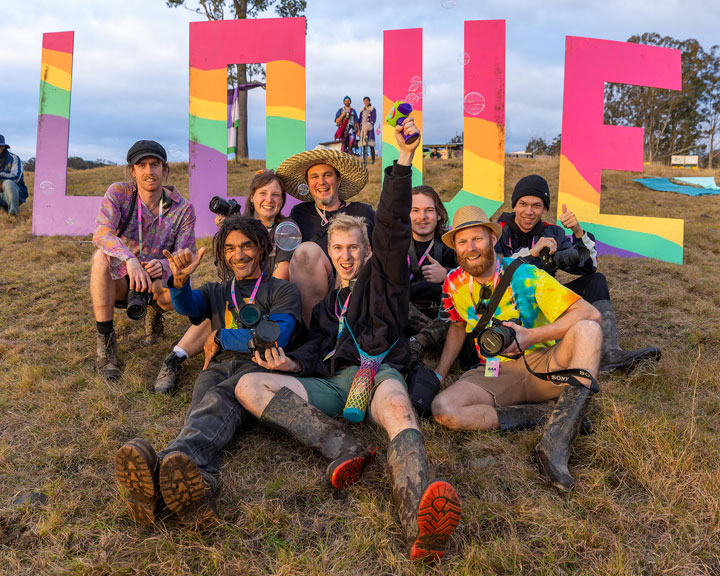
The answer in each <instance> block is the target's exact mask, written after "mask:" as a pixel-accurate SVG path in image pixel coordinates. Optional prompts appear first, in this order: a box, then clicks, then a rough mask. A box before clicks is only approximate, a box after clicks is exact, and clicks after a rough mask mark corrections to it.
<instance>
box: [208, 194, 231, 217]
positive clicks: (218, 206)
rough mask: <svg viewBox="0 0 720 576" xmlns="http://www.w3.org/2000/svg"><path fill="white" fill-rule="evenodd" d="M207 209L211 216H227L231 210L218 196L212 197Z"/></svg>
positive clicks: (228, 204) (227, 203)
mask: <svg viewBox="0 0 720 576" xmlns="http://www.w3.org/2000/svg"><path fill="white" fill-rule="evenodd" d="M209 208H210V212H212V213H213V214H221V215H222V216H228V215H229V214H230V210H231V206H230V203H229V202H228V201H227V200H225V199H223V198H220V196H213V198H212V200H210V206H209Z"/></svg>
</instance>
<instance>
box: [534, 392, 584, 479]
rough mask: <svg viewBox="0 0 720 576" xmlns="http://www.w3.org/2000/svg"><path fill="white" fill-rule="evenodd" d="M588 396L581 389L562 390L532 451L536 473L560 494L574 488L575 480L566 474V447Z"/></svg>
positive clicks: (579, 422)
mask: <svg viewBox="0 0 720 576" xmlns="http://www.w3.org/2000/svg"><path fill="white" fill-rule="evenodd" d="M592 395H593V393H592V392H591V391H590V390H589V389H588V388H586V387H585V386H566V387H565V390H563V392H562V394H561V395H560V398H559V399H558V401H557V404H555V409H554V410H553V412H552V414H551V415H550V420H549V421H548V423H547V426H546V427H545V433H544V434H543V437H542V439H541V440H540V442H539V443H538V445H537V446H536V447H535V459H536V461H537V463H538V465H539V467H540V472H541V473H542V475H543V476H544V477H545V479H546V480H547V481H548V482H550V484H552V485H553V486H555V487H556V488H557V489H558V490H561V491H563V492H568V491H570V490H572V489H573V487H574V486H575V479H574V478H573V477H572V476H571V475H570V471H569V470H568V461H569V460H570V446H571V444H572V443H573V440H575V437H576V436H577V434H578V429H579V428H580V424H581V422H582V417H583V412H584V410H585V407H586V406H587V404H588V402H589V401H590V398H591V397H592Z"/></svg>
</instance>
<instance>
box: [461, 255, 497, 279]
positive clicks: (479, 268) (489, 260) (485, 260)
mask: <svg viewBox="0 0 720 576" xmlns="http://www.w3.org/2000/svg"><path fill="white" fill-rule="evenodd" d="M478 254H479V255H480V258H478V259H477V260H473V262H472V263H470V262H468V258H472V257H475V256H477V255H478ZM494 256H495V254H494V252H492V251H491V250H488V251H487V252H469V253H468V254H467V255H463V256H460V255H459V254H458V255H457V260H458V264H459V265H460V267H461V268H462V269H463V270H465V272H467V273H468V274H470V275H471V276H475V277H476V278H477V277H480V276H482V275H483V274H485V273H486V272H487V271H488V270H489V269H490V267H491V266H492V264H493V261H494V259H495V258H494Z"/></svg>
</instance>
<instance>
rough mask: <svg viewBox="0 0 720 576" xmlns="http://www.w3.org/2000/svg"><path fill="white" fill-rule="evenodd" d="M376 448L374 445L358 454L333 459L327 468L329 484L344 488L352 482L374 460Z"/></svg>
mask: <svg viewBox="0 0 720 576" xmlns="http://www.w3.org/2000/svg"><path fill="white" fill-rule="evenodd" d="M377 450H378V449H377V446H375V447H373V448H371V449H369V450H366V451H365V452H363V453H362V454H360V455H359V456H340V458H337V459H336V460H333V461H332V462H331V463H330V466H328V470H327V473H328V478H329V479H330V484H332V485H333V487H335V488H337V489H338V490H344V489H345V488H347V487H348V486H350V485H351V484H354V483H355V482H356V481H357V479H358V478H360V475H361V474H362V473H363V471H364V470H365V468H367V466H368V464H371V463H372V461H373V460H375V453H376V452H377Z"/></svg>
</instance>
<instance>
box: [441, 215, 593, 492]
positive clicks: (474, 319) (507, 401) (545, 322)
mask: <svg viewBox="0 0 720 576" xmlns="http://www.w3.org/2000/svg"><path fill="white" fill-rule="evenodd" d="M501 232H502V229H501V227H500V225H499V224H496V223H494V222H490V221H489V220H488V218H487V216H486V215H485V212H483V210H482V209H481V208H479V207H477V206H464V207H462V208H460V209H459V210H458V211H457V212H456V213H455V217H454V219H453V228H452V229H451V230H450V231H449V232H446V233H445V234H443V237H442V241H443V242H444V243H445V244H446V245H447V246H449V247H450V248H452V249H454V250H455V252H456V254H457V261H458V264H459V265H460V266H459V268H456V269H455V270H453V271H452V272H450V274H448V276H447V278H446V279H445V283H444V285H443V300H442V305H441V309H440V313H439V316H440V317H441V318H443V319H445V320H446V321H449V322H450V323H451V324H450V327H449V329H448V334H447V338H446V340H445V347H444V348H443V352H442V356H441V357H440V362H439V363H438V365H437V368H436V369H435V370H436V372H437V374H438V376H439V377H441V378H444V377H445V376H446V375H447V373H448V371H449V370H450V366H451V365H452V363H453V362H454V361H455V359H456V358H457V356H458V354H459V352H460V349H461V348H462V346H463V343H464V342H465V339H466V334H467V333H471V334H472V335H473V339H474V343H475V346H476V348H477V354H478V357H479V359H480V360H481V364H480V365H479V366H478V367H476V368H474V369H472V370H470V371H469V372H465V373H464V374H463V375H462V376H460V378H459V379H458V381H457V382H455V383H454V384H452V385H451V386H449V387H448V388H446V389H445V390H443V391H442V392H441V393H440V394H438V396H436V397H435V400H434V402H433V405H432V411H433V416H434V417H435V419H436V420H437V421H438V422H439V423H440V424H442V425H444V426H447V427H448V428H451V429H454V430H492V429H498V428H499V429H501V430H515V429H522V428H529V427H531V426H534V425H536V424H538V423H540V422H541V421H542V420H544V419H545V418H547V416H548V413H549V411H550V410H551V409H550V408H549V407H548V406H546V405H543V404H541V403H543V402H546V401H548V400H551V399H553V398H557V397H560V399H559V400H558V402H557V404H556V405H555V408H554V410H553V412H552V415H551V416H550V419H549V421H548V425H547V427H546V431H545V435H544V437H543V439H542V440H541V441H540V443H539V444H538V446H537V448H536V450H535V452H536V458H537V460H538V461H539V463H540V465H541V469H542V472H543V474H544V475H545V476H546V478H547V479H548V480H549V481H550V482H551V483H552V484H553V485H554V486H556V487H557V488H559V489H562V490H569V489H571V488H572V487H573V485H574V480H573V478H572V476H570V473H569V471H568V469H567V464H568V457H569V453H570V444H571V443H572V441H573V440H574V438H575V435H576V434H577V431H578V427H579V425H580V422H581V418H582V413H583V410H584V408H585V406H586V405H587V403H588V401H589V399H590V397H591V396H592V393H593V390H591V387H592V388H594V389H595V390H596V385H597V383H596V382H595V380H594V377H595V376H596V374H597V370H598V363H599V360H600V345H601V342H602V333H601V329H600V325H599V324H598V322H599V321H600V314H599V313H598V311H597V310H596V309H595V308H593V307H592V306H591V305H590V304H588V303H587V302H586V301H584V300H583V299H582V298H580V296H578V295H577V294H575V293H574V292H572V291H571V290H569V289H568V288H565V287H564V286H563V285H562V284H560V283H559V282H558V281H557V280H555V279H554V278H553V277H552V276H550V275H549V274H548V273H547V272H544V271H543V270H541V269H539V268H537V267H535V266H532V265H531V264H525V263H522V264H520V263H519V262H518V263H515V264H513V260H512V259H510V258H504V259H502V260H501V259H500V258H499V257H498V256H496V254H495V250H494V249H493V247H494V246H495V243H496V242H497V239H498V237H499V236H500V234H501ZM511 264H513V268H512V269H511V271H510V274H511V276H509V278H510V280H509V283H508V279H507V278H506V279H504V280H503V277H504V275H505V274H506V273H508V269H509V267H510V265H511ZM503 284H507V287H506V288H504V287H503ZM496 290H497V293H498V294H497V296H495V300H494V301H498V300H497V299H498V298H499V302H498V304H497V308H496V309H495V310H494V312H493V313H492V316H491V320H493V321H495V322H500V323H501V324H502V325H503V326H505V327H509V328H512V330H513V331H514V334H515V336H514V339H513V338H512V337H511V338H509V339H508V341H507V342H505V343H504V345H499V346H497V348H498V349H499V350H497V353H496V354H495V356H494V357H490V358H486V357H485V356H483V355H482V352H481V346H480V345H479V343H480V342H481V338H482V335H481V334H480V333H479V330H477V331H475V328H476V326H478V324H479V322H480V320H481V319H483V322H484V321H485V320H486V319H487V318H488V315H490V312H491V311H492V306H491V304H490V302H491V301H493V295H494V294H495V292H496ZM488 325H490V322H489V321H488ZM483 327H484V326H481V327H480V328H483ZM503 346H504V347H503ZM521 353H524V357H522V356H518V354H521ZM511 357H512V358H511ZM567 369H580V370H583V374H584V375H586V376H592V378H590V377H583V378H580V377H578V378H574V379H568V378H566V379H565V381H566V382H569V383H570V384H573V383H574V384H575V385H567V384H566V385H558V384H556V383H554V382H552V381H550V380H548V379H545V378H540V377H539V376H536V375H535V374H533V373H531V370H532V372H534V373H537V374H539V375H542V376H546V375H547V373H549V372H557V371H561V370H567Z"/></svg>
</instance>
